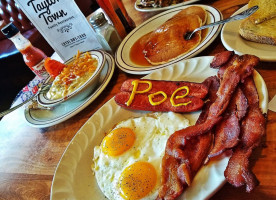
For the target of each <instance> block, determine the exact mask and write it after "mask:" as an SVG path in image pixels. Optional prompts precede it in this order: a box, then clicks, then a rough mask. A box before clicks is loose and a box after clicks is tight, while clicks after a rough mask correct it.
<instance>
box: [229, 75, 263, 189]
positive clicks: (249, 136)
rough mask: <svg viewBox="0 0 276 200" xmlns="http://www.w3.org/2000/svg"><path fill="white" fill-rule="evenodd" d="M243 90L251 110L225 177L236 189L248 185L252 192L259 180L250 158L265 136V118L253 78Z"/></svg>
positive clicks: (245, 84)
mask: <svg viewBox="0 0 276 200" xmlns="http://www.w3.org/2000/svg"><path fill="white" fill-rule="evenodd" d="M242 90H243V92H244V94H245V96H246V98H247V100H248V104H249V109H248V113H247V114H246V116H245V118H244V120H243V121H242V126H241V141H240V143H239V145H238V146H237V148H236V149H234V152H233V155H232V156H231V158H230V160H229V163H228V166H227V168H226V170H225V172H224V175H225V177H226V179H227V181H228V182H229V183H230V184H232V185H234V186H236V187H240V186H242V185H246V191H247V192H250V191H252V190H253V189H254V188H255V186H256V185H257V184H258V180H257V178H256V176H255V175H254V174H253V173H252V171H251V170H250V166H249V157H250V156H251V154H252V150H253V149H254V148H256V147H257V146H259V144H260V142H261V139H262V137H263V136H264V134H265V118H264V116H263V114H262V112H261V110H260V108H259V98H258V93H257V89H256V87H255V84H254V81H253V78H252V77H248V78H247V79H246V81H245V83H244V84H243V85H242Z"/></svg>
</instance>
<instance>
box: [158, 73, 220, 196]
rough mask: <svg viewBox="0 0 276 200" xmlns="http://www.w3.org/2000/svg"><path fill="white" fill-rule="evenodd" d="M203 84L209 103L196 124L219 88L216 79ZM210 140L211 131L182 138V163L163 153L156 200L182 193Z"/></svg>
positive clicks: (204, 112) (205, 113)
mask: <svg viewBox="0 0 276 200" xmlns="http://www.w3.org/2000/svg"><path fill="white" fill-rule="evenodd" d="M204 84H206V85H207V86H208V88H209V93H208V97H209V99H210V101H209V102H207V103H206V104H205V106H204V107H203V110H202V112H201V114H200V116H199V118H198V120H197V122H196V124H201V123H203V122H204V121H205V120H206V118H207V116H208V112H209V107H210V105H211V104H212V102H213V101H214V100H215V99H216V92H217V90H218V87H219V81H218V79H217V77H209V78H208V79H206V80H205V81H204ZM212 138H213V136H212V132H211V131H210V132H209V133H207V134H203V135H199V136H195V137H191V138H189V137H185V138H183V142H184V140H185V143H186V144H187V145H186V146H185V153H186V154H185V155H183V156H185V158H187V159H186V160H184V162H183V160H179V159H177V158H175V157H174V156H171V155H169V154H167V153H165V155H164V157H163V160H162V180H161V182H162V186H161V188H160V190H159V196H158V197H157V199H174V198H176V197H177V196H179V195H180V194H181V193H182V192H183V190H184V189H185V187H187V185H189V184H190V183H191V182H192V179H193V177H194V175H195V174H196V172H197V171H198V169H199V168H200V166H201V165H202V163H203V161H204V160H205V158H206V156H207V154H208V150H207V151H206V149H209V148H210V146H211V143H212ZM167 145H168V144H167ZM166 149H167V148H166Z"/></svg>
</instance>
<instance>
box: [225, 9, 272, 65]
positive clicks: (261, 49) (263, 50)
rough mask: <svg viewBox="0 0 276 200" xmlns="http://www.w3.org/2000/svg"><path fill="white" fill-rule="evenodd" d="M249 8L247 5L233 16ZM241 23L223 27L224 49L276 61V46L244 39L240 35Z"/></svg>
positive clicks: (236, 22)
mask: <svg viewBox="0 0 276 200" xmlns="http://www.w3.org/2000/svg"><path fill="white" fill-rule="evenodd" d="M247 8H248V6H247V5H245V6H244V7H242V8H240V9H239V10H238V11H237V12H235V13H234V14H233V15H236V14H238V13H240V12H242V11H244V10H246V9H247ZM240 24H241V21H240V20H238V21H234V22H231V23H227V24H225V25H224V26H223V28H222V31H221V41H222V43H223V45H224V47H225V48H226V49H227V50H229V51H235V53H236V54H239V55H242V54H252V55H256V56H258V57H259V58H260V59H261V60H262V61H268V62H275V61H276V56H275V52H276V46H273V45H268V44H261V43H257V42H251V41H247V40H245V39H243V38H242V37H241V36H240V34H239V28H238V27H239V26H240Z"/></svg>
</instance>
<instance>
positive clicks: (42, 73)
mask: <svg viewBox="0 0 276 200" xmlns="http://www.w3.org/2000/svg"><path fill="white" fill-rule="evenodd" d="M44 61H45V59H43V60H42V61H41V62H39V63H38V64H37V65H35V66H33V67H30V68H31V70H32V71H33V72H34V73H35V74H36V75H37V76H38V77H39V78H41V79H45V78H47V77H48V76H49V74H48V72H47V71H46V69H45V67H44Z"/></svg>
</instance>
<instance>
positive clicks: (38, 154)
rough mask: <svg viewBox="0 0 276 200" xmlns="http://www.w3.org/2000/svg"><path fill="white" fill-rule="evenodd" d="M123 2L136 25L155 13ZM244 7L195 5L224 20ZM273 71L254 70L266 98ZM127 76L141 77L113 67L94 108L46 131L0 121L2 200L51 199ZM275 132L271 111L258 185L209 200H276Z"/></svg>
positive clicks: (241, 0)
mask: <svg viewBox="0 0 276 200" xmlns="http://www.w3.org/2000/svg"><path fill="white" fill-rule="evenodd" d="M123 2H124V4H125V6H126V8H127V10H128V12H129V14H130V16H131V17H132V19H133V20H134V21H135V23H136V25H139V24H140V23H142V22H143V21H144V20H145V19H148V18H149V17H151V16H153V15H155V14H157V13H156V12H153V13H142V12H138V11H136V10H135V9H134V6H133V5H134V3H135V0H123ZM247 2H248V1H247V0H228V1H225V0H217V1H215V0H202V1H200V2H199V3H202V4H206V5H212V6H214V7H216V8H218V9H219V10H220V11H221V12H222V14H223V16H224V18H226V17H229V16H230V15H231V14H233V13H234V12H235V11H236V10H237V9H239V8H240V7H242V6H243V5H244V4H246V3H247ZM223 50H225V49H224V47H223V45H222V43H221V40H220V37H217V39H216V40H215V41H214V42H213V43H212V44H211V45H210V46H209V47H208V48H207V49H206V50H204V51H203V52H202V53H200V55H198V56H206V55H214V54H215V53H217V52H220V51H223ZM275 53H276V52H275ZM275 55H276V54H275ZM275 68H276V63H261V64H260V65H259V67H258V68H257V70H258V72H259V73H260V74H261V75H262V77H263V78H264V80H265V82H266V85H267V88H268V93H269V99H271V98H272V97H273V96H274V95H275V94H276V78H275V77H276V70H275ZM130 77H140V76H135V75H129V74H126V73H124V72H122V71H121V70H119V69H118V68H116V70H115V73H114V76H113V77H112V80H111V82H110V83H109V85H108V86H107V88H106V89H105V90H104V91H103V93H102V94H101V95H100V96H99V97H98V98H97V99H96V100H95V101H94V102H93V103H91V104H90V105H89V106H88V107H87V108H86V109H84V110H83V111H81V112H80V113H79V114H77V115H76V116H74V117H72V118H70V119H68V120H67V121H65V122H63V123H60V124H58V125H55V126H52V127H49V128H42V129H38V128H32V127H30V126H28V125H27V124H26V123H25V121H24V116H23V108H21V109H18V110H17V111H15V112H13V113H11V114H9V115H7V116H5V117H4V118H3V119H2V121H1V122H0V199H40V200H41V199H49V198H50V189H51V183H52V179H53V175H54V172H55V168H56V166H57V163H58V162H59V160H60V158H61V156H62V153H63V152H64V150H65V148H66V146H67V145H68V144H69V142H70V140H71V139H72V138H73V136H74V135H75V134H76V133H77V131H78V130H79V129H80V128H81V126H82V125H83V124H84V123H85V122H86V121H87V120H88V119H89V117H90V116H91V115H92V114H93V113H94V112H96V111H97V110H98V109H99V108H100V107H101V106H102V105H103V104H104V103H105V102H107V101H108V100H109V99H110V98H112V97H113V96H114V95H115V94H116V93H117V92H118V91H119V86H120V85H121V83H122V82H123V81H124V80H125V79H127V78H130ZM1 98H2V97H1ZM275 132H276V113H274V112H271V111H269V112H268V116H267V129H266V137H265V141H264V142H263V143H262V147H263V148H259V149H258V150H257V153H255V154H254V155H253V158H252V159H253V163H254V167H253V171H254V173H255V174H256V176H257V177H258V179H259V181H260V185H259V186H258V187H257V188H256V189H255V190H254V191H253V192H252V193H250V194H248V193H246V192H245V190H244V188H234V187H233V186H231V185H230V184H225V185H224V186H223V187H222V188H221V189H220V190H219V191H218V192H217V193H216V194H215V195H214V196H213V197H212V198H211V199H216V200H217V199H250V200H253V199H254V200H261V199H266V200H269V199H276V167H275V163H276V134H275ZM255 152H256V151H255Z"/></svg>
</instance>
